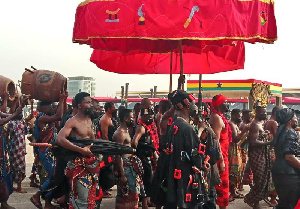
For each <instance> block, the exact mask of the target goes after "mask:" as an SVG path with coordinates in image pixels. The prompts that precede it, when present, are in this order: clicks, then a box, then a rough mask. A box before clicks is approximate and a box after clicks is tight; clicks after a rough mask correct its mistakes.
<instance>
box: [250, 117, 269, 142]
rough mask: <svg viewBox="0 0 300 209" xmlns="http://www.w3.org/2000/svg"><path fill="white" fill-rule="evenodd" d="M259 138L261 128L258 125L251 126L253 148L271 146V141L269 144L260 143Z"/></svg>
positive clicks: (252, 124)
mask: <svg viewBox="0 0 300 209" xmlns="http://www.w3.org/2000/svg"><path fill="white" fill-rule="evenodd" d="M258 137H259V127H258V125H257V123H254V122H253V123H251V125H250V129H249V143H250V144H251V146H253V147H257V146H266V145H269V144H271V142H270V141H268V142H263V141H259V140H257V139H258Z"/></svg>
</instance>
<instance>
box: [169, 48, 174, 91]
mask: <svg viewBox="0 0 300 209" xmlns="http://www.w3.org/2000/svg"><path fill="white" fill-rule="evenodd" d="M172 75H173V52H171V57H170V86H169V93H171V92H172V84H173V83H172V82H173V78H172Z"/></svg>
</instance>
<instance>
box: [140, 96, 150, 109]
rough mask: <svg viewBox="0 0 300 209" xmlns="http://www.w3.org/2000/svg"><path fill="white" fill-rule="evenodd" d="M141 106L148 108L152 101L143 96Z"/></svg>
mask: <svg viewBox="0 0 300 209" xmlns="http://www.w3.org/2000/svg"><path fill="white" fill-rule="evenodd" d="M141 106H142V108H150V107H152V102H151V100H150V99H149V98H143V99H142V101H141Z"/></svg>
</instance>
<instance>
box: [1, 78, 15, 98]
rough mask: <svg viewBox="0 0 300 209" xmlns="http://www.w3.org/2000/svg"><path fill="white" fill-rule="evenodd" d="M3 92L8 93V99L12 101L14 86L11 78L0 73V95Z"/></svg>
mask: <svg viewBox="0 0 300 209" xmlns="http://www.w3.org/2000/svg"><path fill="white" fill-rule="evenodd" d="M4 93H8V95H9V97H8V101H13V100H14V99H15V93H16V86H15V83H14V82H13V81H12V80H11V79H9V78H6V77H4V76H2V75H0V96H2V95H3V94H4Z"/></svg>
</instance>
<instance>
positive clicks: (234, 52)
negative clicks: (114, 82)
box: [91, 41, 245, 74]
mask: <svg viewBox="0 0 300 209" xmlns="http://www.w3.org/2000/svg"><path fill="white" fill-rule="evenodd" d="M170 60H171V53H149V52H144V53H135V52H132V53H130V52H129V53H122V52H115V51H104V50H99V49H98V50H96V49H95V50H94V51H93V54H92V56H91V62H93V63H95V64H96V65H97V66H98V67H99V68H101V69H103V70H106V71H109V72H115V73H121V74H169V73H170ZM244 61H245V49H244V44H243V42H241V41H237V42H235V45H234V46H224V47H219V46H207V47H205V48H203V49H202V50H201V51H198V52H197V53H194V52H186V51H184V53H183V64H184V73H186V74H212V73H217V72H225V71H230V70H237V69H243V68H244ZM172 73H173V74H179V73H180V56H179V53H178V51H177V52H176V51H174V52H173V53H172Z"/></svg>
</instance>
